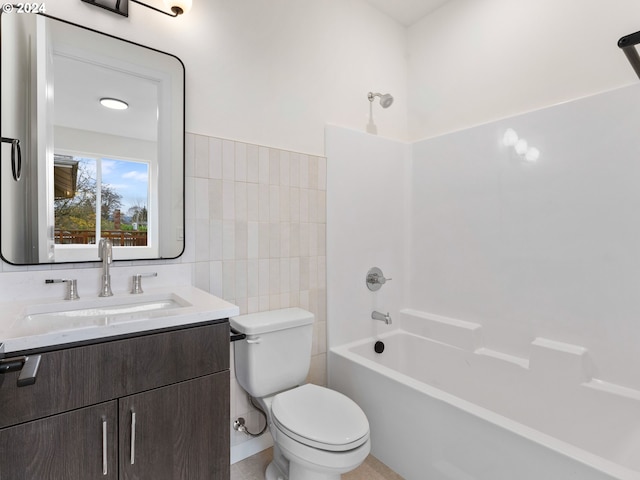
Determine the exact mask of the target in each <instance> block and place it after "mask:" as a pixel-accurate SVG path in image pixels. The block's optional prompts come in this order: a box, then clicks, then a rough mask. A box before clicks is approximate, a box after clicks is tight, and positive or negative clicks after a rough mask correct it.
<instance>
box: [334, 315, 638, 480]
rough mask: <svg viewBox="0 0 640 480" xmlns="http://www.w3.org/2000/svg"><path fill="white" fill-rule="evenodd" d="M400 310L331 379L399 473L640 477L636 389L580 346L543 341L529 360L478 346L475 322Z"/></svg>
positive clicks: (592, 479) (501, 479)
mask: <svg viewBox="0 0 640 480" xmlns="http://www.w3.org/2000/svg"><path fill="white" fill-rule="evenodd" d="M401 317H402V329H399V330H395V331H393V332H392V333H388V334H382V335H379V336H377V337H376V338H368V339H364V340H361V341H356V342H353V343H351V344H348V345H343V346H340V347H335V348H332V349H331V352H330V364H331V368H332V370H333V371H334V372H340V373H339V374H335V375H332V381H331V387H332V388H334V389H336V390H338V391H340V392H342V393H344V394H346V395H347V396H349V397H350V398H352V399H353V400H355V402H356V403H357V404H358V405H360V407H361V408H362V409H363V410H364V412H365V413H366V415H367V417H368V418H369V419H370V423H371V443H372V452H373V454H374V455H375V456H376V457H377V458H379V459H380V460H381V461H383V462H385V463H386V464H388V465H389V466H391V467H392V468H393V469H394V470H395V471H397V472H398V473H400V474H401V475H402V476H403V477H405V478H406V479H408V480H420V479H434V480H449V479H450V480H513V479H514V478H517V479H518V480H541V479H554V480H555V479H557V480H569V479H575V480H612V479H617V480H637V479H639V478H640V457H639V456H638V452H639V451H640V428H639V427H638V425H637V421H635V419H637V418H638V417H639V415H640V395H639V394H638V392H632V391H630V390H628V391H625V390H624V389H623V388H620V387H618V386H615V385H611V384H606V383H605V382H599V381H597V380H594V379H593V378H590V376H589V365H588V363H589V362H588V355H587V353H586V351H585V349H584V348H582V347H579V346H575V345H568V344H563V343H560V342H555V341H552V340H549V339H544V338H537V339H535V340H534V341H533V342H532V345H531V347H532V357H531V358H530V359H528V360H527V359H523V358H518V357H511V356H508V355H505V354H501V353H500V352H496V351H492V350H490V349H487V348H484V347H482V346H481V344H478V343H477V342H478V339H479V338H480V337H481V326H480V325H478V324H472V323H468V322H463V321H460V320H454V319H448V318H442V317H438V316H435V315H426V314H424V313H423V312H417V311H411V310H404V311H402V312H401ZM376 343H377V344H378V345H375V347H374V344H376ZM380 343H383V351H382V353H376V352H377V351H379V350H380V346H379V344H380ZM630 420H632V421H630Z"/></svg>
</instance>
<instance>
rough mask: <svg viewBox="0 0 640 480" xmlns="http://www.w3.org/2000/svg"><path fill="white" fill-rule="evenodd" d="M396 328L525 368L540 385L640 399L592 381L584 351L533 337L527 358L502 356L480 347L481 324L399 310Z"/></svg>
mask: <svg viewBox="0 0 640 480" xmlns="http://www.w3.org/2000/svg"><path fill="white" fill-rule="evenodd" d="M400 328H401V329H402V330H404V331H406V332H408V333H411V334H414V335H419V336H421V337H425V338H428V339H430V340H433V341H436V342H439V343H444V344H447V345H450V346H452V347H455V348H459V349H461V350H465V351H468V352H472V353H473V354H475V355H481V356H485V357H490V358H492V359H494V360H496V361H499V362H504V365H513V366H517V367H520V368H522V369H526V370H527V371H528V373H529V374H530V375H532V376H535V377H537V378H539V379H540V380H542V381H544V382H547V383H548V382H553V383H557V384H563V385H575V384H580V385H582V386H584V387H587V388H592V389H595V390H599V391H603V392H607V393H611V394H614V395H619V396H623V397H627V398H632V399H635V400H640V391H638V390H635V389H632V388H627V387H624V386H621V385H617V384H614V383H610V382H606V381H603V380H600V379H597V378H594V376H593V375H594V366H593V362H592V359H591V357H590V355H589V351H588V349H587V348H585V347H583V346H580V345H573V344H569V343H564V342H558V341H555V340H551V339H548V338H543V337H537V338H535V339H534V340H533V341H532V342H531V345H530V348H529V356H528V357H521V356H517V355H513V354H510V353H505V352H501V351H497V350H493V349H491V348H487V347H486V346H484V344H483V338H482V325H481V324H479V323H475V322H469V321H466V320H459V319H456V318H449V317H444V316H441V315H436V314H432V313H427V312H423V311H420V310H415V309H410V308H405V309H402V310H400Z"/></svg>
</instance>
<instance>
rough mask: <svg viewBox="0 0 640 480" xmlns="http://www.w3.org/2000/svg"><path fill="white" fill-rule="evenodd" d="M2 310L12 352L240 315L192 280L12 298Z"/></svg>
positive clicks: (2, 332) (0, 331) (0, 320)
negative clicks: (75, 295)
mask: <svg viewBox="0 0 640 480" xmlns="http://www.w3.org/2000/svg"><path fill="white" fill-rule="evenodd" d="M0 311H2V315H0V342H3V343H4V346H5V351H6V352H8V353H12V352H25V351H32V350H34V349H41V348H50V347H52V346H55V345H64V344H70V343H78V342H85V341H96V340H100V341H101V340H102V339H106V338H109V337H117V336H129V335H139V334H141V333H142V332H147V331H153V330H159V329H166V328H176V327H184V326H187V325H193V324H197V323H201V322H211V321H215V320H222V319H226V318H229V317H232V316H234V315H238V314H239V309H238V307H237V306H235V305H233V304H231V303H229V302H227V301H225V300H223V299H221V298H218V297H215V296H213V295H211V294H210V293H207V292H205V291H203V290H200V289H198V288H196V287H193V286H190V285H186V286H175V287H160V288H155V289H148V290H145V292H144V293H142V294H139V295H132V294H129V293H124V294H115V295H114V296H112V297H92V298H89V297H85V296H83V297H82V298H80V299H79V300H57V299H56V300H52V299H41V300H29V301H26V300H25V301H16V302H8V303H5V304H3V305H0Z"/></svg>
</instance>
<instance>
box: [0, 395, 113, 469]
mask: <svg viewBox="0 0 640 480" xmlns="http://www.w3.org/2000/svg"><path fill="white" fill-rule="evenodd" d="M117 408H118V407H117V402H116V401H111V402H106V403H102V404H99V405H96V406H93V407H88V408H82V409H80V410H75V411H72V412H67V413H62V414H59V415H55V416H53V417H48V418H43V419H41V420H34V421H32V422H28V423H23V424H21V425H16V426H14V427H8V428H4V429H2V430H0V479H1V480H30V479H38V480H58V479H65V480H92V479H102V480H116V479H117V478H118V471H117V468H118V461H117V459H118V453H117V443H116V442H117V439H118V436H117V421H118V415H117Z"/></svg>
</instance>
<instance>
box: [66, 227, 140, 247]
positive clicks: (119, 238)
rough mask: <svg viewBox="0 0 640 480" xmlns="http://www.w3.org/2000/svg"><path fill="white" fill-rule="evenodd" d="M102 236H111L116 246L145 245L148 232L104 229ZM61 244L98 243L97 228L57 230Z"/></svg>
mask: <svg viewBox="0 0 640 480" xmlns="http://www.w3.org/2000/svg"><path fill="white" fill-rule="evenodd" d="M101 235H102V238H109V239H111V242H112V243H113V246H114V247H145V246H146V245H147V232H143V231H138V230H102V232H101ZM55 243H56V244H59V245H72V244H73V245H91V244H95V243H96V232H95V230H56V231H55Z"/></svg>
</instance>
